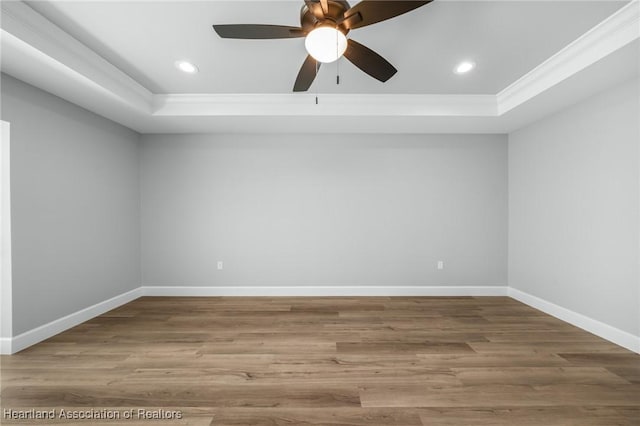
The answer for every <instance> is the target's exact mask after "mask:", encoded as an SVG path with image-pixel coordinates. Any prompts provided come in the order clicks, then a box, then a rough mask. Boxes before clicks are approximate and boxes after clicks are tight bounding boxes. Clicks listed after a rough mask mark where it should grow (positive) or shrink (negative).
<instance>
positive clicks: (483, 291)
mask: <svg viewBox="0 0 640 426" xmlns="http://www.w3.org/2000/svg"><path fill="white" fill-rule="evenodd" d="M142 289H143V295H145V296H273V297H277V296H326V297H329V296H506V295H507V287H506V286H450V287H448V286H436V287H430V286H298V287H256V286H252V287H249V286H237V287H236V286H234V287H182V286H143V287H142Z"/></svg>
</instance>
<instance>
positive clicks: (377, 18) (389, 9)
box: [344, 0, 433, 29]
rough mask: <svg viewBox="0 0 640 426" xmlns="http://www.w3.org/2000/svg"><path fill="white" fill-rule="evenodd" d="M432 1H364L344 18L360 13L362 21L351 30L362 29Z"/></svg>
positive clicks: (346, 13) (352, 26) (345, 14)
mask: <svg viewBox="0 0 640 426" xmlns="http://www.w3.org/2000/svg"><path fill="white" fill-rule="evenodd" d="M432 1H433V0H415V1H414V0H408V1H404V0H362V1H361V2H360V3H358V4H356V5H355V6H353V7H352V8H351V9H349V10H347V11H346V12H345V13H344V16H345V20H346V19H348V18H349V17H350V16H351V15H354V14H356V13H360V15H361V16H362V20H361V21H359V22H355V23H353V24H352V25H351V27H350V28H351V29H355V28H361V27H364V26H367V25H371V24H375V23H376V22H381V21H385V20H387V19H391V18H393V17H395V16H398V15H402V14H403V13H407V12H410V11H412V10H414V9H417V8H419V7H420V6H424V5H425V4H427V3H431V2H432Z"/></svg>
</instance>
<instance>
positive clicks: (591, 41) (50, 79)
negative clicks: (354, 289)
mask: <svg viewBox="0 0 640 426" xmlns="http://www.w3.org/2000/svg"><path fill="white" fill-rule="evenodd" d="M0 7H1V9H0V10H1V13H2V20H1V22H0V28H1V29H2V31H1V32H0V34H1V40H0V41H1V43H2V61H1V63H0V69H1V70H2V71H3V72H6V73H7V74H9V75H12V76H14V77H16V78H18V79H20V80H23V81H25V82H27V83H29V84H32V85H34V86H37V87H39V88H41V89H43V90H45V91H48V92H51V93H53V94H55V95H57V96H60V97H62V98H64V99H67V100H69V101H71V102H73V103H75V104H77V105H79V106H81V107H83V108H86V109H88V110H91V111H93V112H96V113H98V114H100V115H103V116H105V117H107V118H109V119H112V120H114V121H116V122H119V123H121V124H124V125H125V126H128V127H130V128H132V129H134V130H137V131H140V132H143V133H144V132H149V130H150V129H154V128H159V127H161V126H159V123H160V122H161V121H164V122H167V120H171V119H174V120H185V119H190V118H192V119H194V120H195V119H198V120H204V119H209V120H212V123H213V122H214V121H215V122H216V123H217V122H219V120H220V119H225V118H227V119H228V118H229V117H236V118H238V117H239V118H241V117H282V118H286V117H309V119H312V117H314V116H318V117H326V116H336V115H340V116H342V117H359V118H363V117H372V118H373V119H374V120H376V121H378V122H379V121H380V120H384V118H385V117H387V119H388V120H390V121H389V122H390V123H391V122H392V120H394V119H398V118H402V119H405V118H406V119H418V120H422V119H425V118H429V117H433V118H434V119H440V118H445V119H447V120H449V117H450V119H451V120H453V121H451V122H452V123H455V120H461V119H467V118H469V119H474V120H475V118H476V117H477V118H478V119H479V120H481V119H482V120H486V119H489V118H496V117H503V116H504V115H505V114H506V113H507V112H509V111H511V110H514V109H516V108H517V107H519V106H521V105H523V104H525V103H528V102H529V101H530V100H532V99H534V98H536V97H537V96H539V95H540V94H542V93H545V92H548V91H549V90H550V89H552V88H553V87H554V86H557V85H558V83H560V82H562V81H564V80H567V79H568V78H569V77H571V76H573V75H576V74H577V73H579V72H580V71H582V70H584V69H586V68H587V67H589V66H590V65H592V64H594V63H595V62H597V61H598V60H600V59H602V58H604V57H606V56H608V55H610V54H611V53H613V52H615V51H616V50H618V49H620V48H622V47H624V46H625V45H627V44H628V43H630V42H632V41H633V40H636V39H638V38H640V23H639V20H640V0H632V1H631V2H630V3H628V4H627V5H625V6H623V7H622V8H621V9H620V10H618V11H617V12H616V13H614V14H613V15H611V16H610V17H608V18H607V19H605V20H604V21H602V22H601V23H600V24H598V25H596V26H595V27H594V28H592V29H591V30H589V31H588V32H586V33H585V34H584V35H582V36H581V37H579V38H578V39H577V40H575V41H574V42H572V43H571V44H569V45H568V46H566V47H565V48H564V49H562V50H561V51H559V52H558V53H556V54H555V55H553V56H552V57H550V58H549V59H547V60H546V61H545V62H543V63H542V64H540V65H539V66H538V67H536V68H534V69H533V70H532V71H530V72H529V73H527V74H526V75H524V76H523V77H522V78H520V79H518V80H517V81H515V82H514V83H512V84H511V85H509V86H508V87H506V88H505V89H504V90H502V91H500V92H499V93H497V94H487V95H406V94H398V95H373V94H321V95H319V102H318V104H316V101H315V95H314V94H309V93H304V94H300V93H290V94H154V93H152V92H151V91H150V90H148V89H147V88H145V87H144V86H143V85H142V84H140V83H139V82H137V81H135V80H134V79H133V78H131V77H130V76H128V75H127V74H125V73H124V72H122V71H121V70H120V69H118V68H117V67H115V66H114V65H113V64H111V63H109V62H108V61H106V60H105V59H104V58H102V57H101V56H100V55H98V54H97V53H96V52H94V51H93V50H91V49H89V48H88V47H87V46H86V45H84V44H83V43H81V42H80V41H78V40H77V39H75V38H73V37H72V36H71V35H69V34H68V33H66V32H65V31H63V30H62V29H60V28H59V27H58V26H56V25H55V24H54V23H52V22H51V21H49V20H48V19H46V18H45V17H44V16H42V15H40V14H39V13H37V12H36V11H35V10H33V9H32V8H31V7H29V6H28V5H27V4H26V3H23V2H22V1H5V2H0ZM452 129H455V125H453V126H452Z"/></svg>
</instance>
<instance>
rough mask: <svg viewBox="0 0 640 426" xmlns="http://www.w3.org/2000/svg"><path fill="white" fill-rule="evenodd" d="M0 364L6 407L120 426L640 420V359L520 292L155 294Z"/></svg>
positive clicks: (630, 422) (613, 422)
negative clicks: (85, 414) (519, 297)
mask: <svg viewBox="0 0 640 426" xmlns="http://www.w3.org/2000/svg"><path fill="white" fill-rule="evenodd" d="M0 363H1V365H0V369H1V389H0V392H1V393H0V397H1V405H2V408H3V411H4V410H6V409H13V410H27V409H32V408H34V409H39V410H51V409H54V408H55V409H56V410H58V411H59V410H60V409H61V408H65V409H69V410H84V411H86V410H94V411H93V413H95V412H96V411H99V410H102V409H107V410H113V412H117V413H119V415H124V414H123V413H124V412H125V411H127V410H131V409H133V410H135V415H134V416H133V419H132V420H124V418H122V417H121V419H120V420H119V421H118V422H117V423H118V424H131V425H134V424H152V423H153V424H155V423H158V424H171V425H173V424H190V425H209V424H211V425H388V426H394V425H407V426H408V425H420V426H427V425H455V426H460V425H510V426H511V425H545V426H549V425H580V426H584V425H599V426H600V425H640V355H637V354H634V353H632V352H630V351H628V350H625V349H623V348H621V347H619V346H616V345H614V344H612V343H609V342H607V341H605V340H603V339H600V338H598V337H596V336H594V335H592V334H589V333H587V332H585V331H583V330H580V329H578V328H576V327H573V326H571V325H569V324H567V323H564V322H562V321H560V320H557V319H555V318H553V317H550V316H548V315H546V314H543V313H541V312H539V311H536V310H535V309H532V308H530V307H528V306H526V305H523V304H521V303H519V302H517V301H515V300H513V299H510V298H507V297H437V298H435V297H394V298H388V297H370V298H364V297H339V298H318V297H313V298H289V297H283V298H213V297H212V298H170V297H153V298H150V297H143V298H140V299H138V300H136V301H134V302H132V303H129V304H127V305H125V306H122V307H120V308H118V309H115V310H113V311H111V312H109V313H107V314H105V315H102V316H100V317H98V318H95V319H93V320H91V321H88V322H86V323H84V324H81V325H79V326H77V327H75V328H73V329H71V330H69V331H67V332H64V333H62V334H59V335H57V336H55V337H53V338H51V339H49V340H47V341H45V342H42V343H40V344H38V345H35V346H33V347H31V348H28V349H26V350H24V351H22V352H20V353H19V354H16V355H12V356H3V357H2V358H1V360H0ZM138 409H146V410H150V412H151V414H148V415H151V416H153V412H154V411H155V413H156V415H157V413H160V412H159V411H158V410H165V412H168V411H171V410H179V411H181V413H182V418H181V419H175V418H174V419H173V420H156V421H152V420H144V419H138V418H137V410H138ZM161 414H162V413H161ZM1 422H2V424H11V423H19V424H51V423H61V424H84V425H86V424H114V421H113V420H107V419H105V420H95V419H94V420H90V421H88V420H85V421H82V420H70V419H57V420H55V421H51V420H47V421H33V420H31V421H19V420H9V419H7V418H3V419H2V420H1Z"/></svg>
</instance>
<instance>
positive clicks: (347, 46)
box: [213, 0, 433, 92]
mask: <svg viewBox="0 0 640 426" xmlns="http://www.w3.org/2000/svg"><path fill="white" fill-rule="evenodd" d="M431 1H433V0H426V1H414V0H409V1H401V0H363V1H361V2H360V3H358V4H356V5H355V6H353V7H351V6H350V5H349V3H348V2H347V1H345V0H304V5H302V10H301V12H300V27H290V26H285V25H261V24H230V25H214V26H213V29H214V30H215V31H216V33H218V35H219V36H220V37H222V38H236V39H277V38H295V37H305V47H306V48H307V52H309V55H307V58H306V59H305V60H304V62H303V63H302V68H300V71H299V72H298V77H297V78H296V82H295V84H294V85H293V91H294V92H304V91H307V90H308V89H309V87H310V86H311V84H312V83H313V80H314V79H315V77H316V74H317V72H318V69H319V67H320V64H321V63H323V62H324V63H327V62H333V61H335V60H337V59H338V58H340V57H341V56H343V55H344V57H345V58H347V59H348V60H349V61H351V62H352V63H353V64H354V65H355V66H357V67H358V68H360V69H361V70H362V71H364V72H365V73H367V74H369V75H370V76H371V77H373V78H375V79H377V80H380V81H382V82H385V81H387V80H389V79H390V78H391V77H392V76H393V75H394V74H395V73H396V72H397V70H396V69H395V67H394V66H393V65H391V64H390V63H389V62H388V61H387V60H386V59H384V58H383V57H382V56H380V55H378V54H377V53H376V52H374V51H373V50H371V49H369V48H368V47H366V46H364V45H362V44H360V43H358V42H357V41H355V40H352V39H347V37H346V36H347V34H348V33H349V31H351V30H354V29H356V28H361V27H364V26H367V25H371V24H375V23H377V22H381V21H384V20H387V19H390V18H393V17H395V16H398V15H402V14H403V13H406V12H410V11H412V10H414V9H417V8H418V7H420V6H424V5H425V4H427V3H431Z"/></svg>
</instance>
